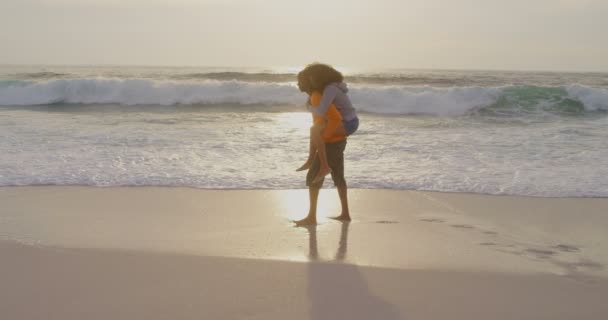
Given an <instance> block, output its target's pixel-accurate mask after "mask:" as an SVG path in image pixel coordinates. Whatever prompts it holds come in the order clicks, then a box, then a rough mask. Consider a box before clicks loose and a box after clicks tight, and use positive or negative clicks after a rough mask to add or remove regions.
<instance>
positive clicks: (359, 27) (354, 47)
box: [0, 0, 608, 71]
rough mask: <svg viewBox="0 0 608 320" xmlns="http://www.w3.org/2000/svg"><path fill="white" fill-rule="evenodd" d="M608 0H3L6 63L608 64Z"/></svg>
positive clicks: (1, 56)
mask: <svg viewBox="0 0 608 320" xmlns="http://www.w3.org/2000/svg"><path fill="white" fill-rule="evenodd" d="M606 17H608V0H501V1H497V0H442V1H440V0H333V1H329V0H308V1H292V0H198V1H197V0H1V1H0V64H62V65H162V66H219V67H289V66H301V65H305V64H307V63H310V62H313V61H320V62H326V63H330V64H333V65H337V66H343V67H347V68H349V69H353V70H357V69H358V70H376V69H395V68H404V69H407V68H421V69H483V70H494V69H498V70H550V71H608V59H607V58H606V57H608V35H607V34H606V30H608V19H607V18H606Z"/></svg>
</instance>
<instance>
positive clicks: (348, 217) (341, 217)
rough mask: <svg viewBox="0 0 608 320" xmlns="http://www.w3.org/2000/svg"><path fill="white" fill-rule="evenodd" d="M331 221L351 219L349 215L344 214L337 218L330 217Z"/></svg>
mask: <svg viewBox="0 0 608 320" xmlns="http://www.w3.org/2000/svg"><path fill="white" fill-rule="evenodd" d="M330 219H332V220H338V221H350V220H351V219H350V214H348V213H347V214H344V213H343V214H341V215H339V216H336V217H330Z"/></svg>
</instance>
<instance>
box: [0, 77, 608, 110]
mask: <svg viewBox="0 0 608 320" xmlns="http://www.w3.org/2000/svg"><path fill="white" fill-rule="evenodd" d="M350 95H351V97H352V100H353V103H354V104H355V105H356V106H357V107H358V110H360V111H363V112H369V113H377V114H386V115H411V114H425V115H436V116H460V115H464V114H468V113H471V112H474V111H478V110H481V109H484V108H488V109H497V108H498V109H500V110H505V109H512V110H517V109H522V108H523V109H525V111H530V110H534V109H538V110H554V111H556V112H568V113H572V112H574V113H576V112H585V111H607V110H608V90H607V89H602V88H592V87H587V86H582V85H569V86H564V87H538V86H526V85H521V86H501V87H429V86H369V85H367V86H366V85H353V86H351V91H350ZM51 104H87V105H90V104H117V105H129V106H130V105H162V106H172V105H201V106H205V105H226V107H227V108H229V107H230V105H273V106H284V107H285V110H288V111H294V110H297V107H299V106H301V105H302V104H303V98H302V94H301V93H300V92H299V91H298V90H297V88H296V87H295V85H294V84H293V83H251V82H243V81H217V80H205V81H202V82H183V81H182V82H179V81H154V80H143V79H58V80H57V79H56V80H48V81H31V80H27V81H23V80H18V81H6V80H5V81H4V82H3V83H0V105H2V106H31V105H51ZM514 115H516V113H515V114H514Z"/></svg>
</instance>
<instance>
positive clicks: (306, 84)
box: [298, 68, 312, 94]
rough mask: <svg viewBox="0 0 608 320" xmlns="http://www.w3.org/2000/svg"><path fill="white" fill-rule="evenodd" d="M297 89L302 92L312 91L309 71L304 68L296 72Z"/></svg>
mask: <svg viewBox="0 0 608 320" xmlns="http://www.w3.org/2000/svg"><path fill="white" fill-rule="evenodd" d="M298 89H300V91H302V92H306V93H308V94H310V93H311V92H312V90H311V88H310V75H309V72H308V71H307V70H306V68H304V70H302V71H300V72H298Z"/></svg>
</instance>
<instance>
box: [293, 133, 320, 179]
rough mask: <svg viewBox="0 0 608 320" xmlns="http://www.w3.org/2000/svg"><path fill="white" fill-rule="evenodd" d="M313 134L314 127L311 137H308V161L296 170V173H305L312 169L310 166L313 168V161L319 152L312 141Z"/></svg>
mask: <svg viewBox="0 0 608 320" xmlns="http://www.w3.org/2000/svg"><path fill="white" fill-rule="evenodd" d="M312 136H313V133H312V127H311V128H310V136H309V137H308V145H309V148H308V159H307V160H306V162H304V164H303V165H302V166H301V167H299V168H298V169H296V171H304V170H308V169H310V166H312V161H313V160H314V158H315V153H316V152H317V148H316V147H315V144H314V142H313V140H312V138H313V137H312Z"/></svg>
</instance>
